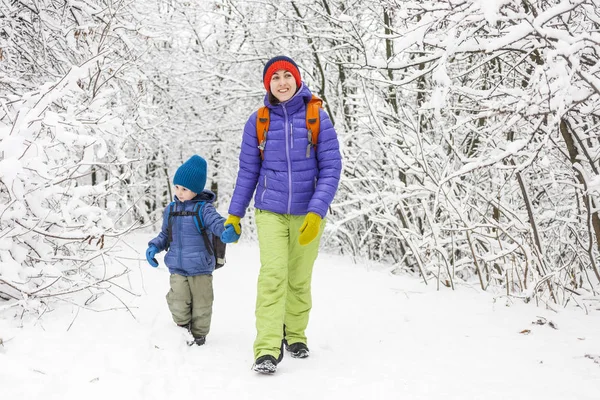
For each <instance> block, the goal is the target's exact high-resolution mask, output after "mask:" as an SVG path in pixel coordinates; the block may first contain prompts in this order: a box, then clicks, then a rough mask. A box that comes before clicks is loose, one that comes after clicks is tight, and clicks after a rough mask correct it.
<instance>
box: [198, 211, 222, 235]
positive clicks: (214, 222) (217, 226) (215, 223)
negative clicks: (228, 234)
mask: <svg viewBox="0 0 600 400" xmlns="http://www.w3.org/2000/svg"><path fill="white" fill-rule="evenodd" d="M202 219H203V220H204V226H205V229H208V231H209V232H210V233H212V234H213V235H216V236H221V233H223V231H224V230H225V226H224V224H225V218H223V217H222V216H221V214H219V212H218V211H217V210H216V209H215V207H214V206H213V205H212V204H210V203H207V204H206V207H204V210H203V211H202Z"/></svg>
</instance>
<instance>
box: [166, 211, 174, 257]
mask: <svg viewBox="0 0 600 400" xmlns="http://www.w3.org/2000/svg"><path fill="white" fill-rule="evenodd" d="M174 210H175V202H174V201H172V202H171V203H169V215H167V250H169V247H170V246H171V242H172V241H173V222H172V219H173V217H174V215H173V214H174V212H173V211H174Z"/></svg>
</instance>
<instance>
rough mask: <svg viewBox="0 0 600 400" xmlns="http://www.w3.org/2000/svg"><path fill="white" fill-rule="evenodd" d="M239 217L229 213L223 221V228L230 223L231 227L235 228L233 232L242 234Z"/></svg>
mask: <svg viewBox="0 0 600 400" xmlns="http://www.w3.org/2000/svg"><path fill="white" fill-rule="evenodd" d="M240 219H241V218H240V217H238V216H237V215H230V216H229V217H228V218H227V219H226V220H225V223H224V224H223V225H225V228H227V225H231V226H233V229H235V233H237V234H238V235H241V234H242V227H241V225H240Z"/></svg>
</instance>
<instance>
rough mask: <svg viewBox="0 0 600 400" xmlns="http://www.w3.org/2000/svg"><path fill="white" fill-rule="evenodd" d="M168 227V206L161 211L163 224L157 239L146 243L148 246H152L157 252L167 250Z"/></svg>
mask: <svg viewBox="0 0 600 400" xmlns="http://www.w3.org/2000/svg"><path fill="white" fill-rule="evenodd" d="M168 227H169V206H167V207H165V210H164V211H163V223H162V227H161V229H160V233H159V234H158V236H157V237H155V238H154V239H152V240H151V241H149V242H148V246H151V245H154V246H156V248H157V249H158V251H163V250H165V249H166V248H167V228H168Z"/></svg>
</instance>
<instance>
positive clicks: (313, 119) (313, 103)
mask: <svg viewBox="0 0 600 400" xmlns="http://www.w3.org/2000/svg"><path fill="white" fill-rule="evenodd" d="M322 107H323V100H321V99H320V98H319V97H317V96H315V95H314V94H313V96H312V98H311V99H310V101H309V102H308V103H307V104H306V128H307V129H308V146H307V147H306V158H308V157H310V148H311V146H312V147H313V148H314V149H315V151H316V149H317V140H318V139H319V132H320V131H321V118H320V116H319V109H320V108H322Z"/></svg>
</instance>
